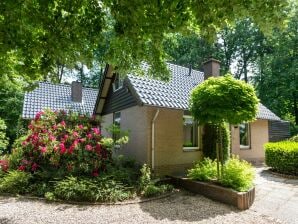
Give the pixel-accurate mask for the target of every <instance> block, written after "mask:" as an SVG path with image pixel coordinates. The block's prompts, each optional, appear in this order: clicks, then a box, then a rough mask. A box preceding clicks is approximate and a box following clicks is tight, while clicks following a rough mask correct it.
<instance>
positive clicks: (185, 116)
mask: <svg viewBox="0 0 298 224" xmlns="http://www.w3.org/2000/svg"><path fill="white" fill-rule="evenodd" d="M184 118H191V119H193V117H192V116H190V115H183V119H184ZM183 125H184V124H183ZM183 134H184V133H183ZM201 142H202V141H201V128H200V126H199V125H198V146H192V147H189V146H183V144H184V139H183V143H182V147H183V151H185V152H192V151H199V150H200V148H201V147H200V146H201Z"/></svg>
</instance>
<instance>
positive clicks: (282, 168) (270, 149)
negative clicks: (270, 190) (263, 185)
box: [265, 141, 298, 175]
mask: <svg viewBox="0 0 298 224" xmlns="http://www.w3.org/2000/svg"><path fill="white" fill-rule="evenodd" d="M265 162H266V164H267V165H268V166H270V167H272V169H273V170H275V171H277V172H280V173H285V174H291V175H298V142H295V141H282V142H274V143H273V142H272V143H267V144H265Z"/></svg>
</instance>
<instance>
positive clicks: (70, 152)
mask: <svg viewBox="0 0 298 224" xmlns="http://www.w3.org/2000/svg"><path fill="white" fill-rule="evenodd" d="M74 148H75V146H74V145H71V146H70V147H69V149H68V151H67V152H68V153H69V154H72V153H73V150H74Z"/></svg>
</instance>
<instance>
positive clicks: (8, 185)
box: [0, 171, 32, 194]
mask: <svg viewBox="0 0 298 224" xmlns="http://www.w3.org/2000/svg"><path fill="white" fill-rule="evenodd" d="M31 178H32V175H31V174H30V173H25V172H21V171H9V172H8V173H7V174H6V175H4V176H3V177H2V178H1V182H0V192H1V193H12V194H22V193H27V192H28V186H29V183H30V179H31Z"/></svg>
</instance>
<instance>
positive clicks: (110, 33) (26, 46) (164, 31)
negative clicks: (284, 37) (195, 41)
mask: <svg viewBox="0 0 298 224" xmlns="http://www.w3.org/2000/svg"><path fill="white" fill-rule="evenodd" d="M20 5H21V6H22V7H19V6H20ZM287 6H288V1H284V0H276V1H268V0H267V1H249V2H247V1H244V0H236V1H233V2H231V1H228V0H216V1H212V2H210V1H203V2H202V1H199V0H192V1H190V0H186V1H178V0H174V1H157V2H151V1H144V0H141V1H140V0H129V1H128V0H123V1H121V4H120V3H119V2H116V1H108V0H104V1H100V2H98V1H96V0H91V1H87V0H84V1H79V0H74V1H72V4H69V1H67V0H60V1H41V0H37V1H30V0H25V1H20V0H16V1H9V0H4V1H1V4H0V9H1V11H0V16H1V17H0V18H1V20H0V31H1V33H3V34H4V35H2V36H1V37H0V43H1V46H2V47H1V50H0V68H2V73H1V74H2V75H5V76H7V77H9V78H10V79H17V78H19V77H22V78H23V79H24V80H26V81H31V80H34V79H35V80H36V79H40V78H45V77H42V74H50V77H52V78H54V79H56V80H59V74H60V73H61V72H60V70H61V67H62V68H63V67H66V68H69V69H72V68H74V67H75V65H76V63H77V62H82V63H83V64H86V65H88V67H90V66H91V64H92V63H91V62H92V59H93V58H95V59H97V58H96V57H94V54H93V53H94V51H95V49H96V48H105V50H103V52H101V54H102V55H101V58H104V59H105V61H106V62H107V63H109V64H112V65H115V66H117V67H118V69H119V70H120V71H125V70H129V69H130V70H134V69H135V68H136V67H137V66H138V65H139V64H140V63H141V62H142V61H147V62H149V64H150V65H151V70H152V73H151V74H154V75H156V76H158V77H160V78H163V79H166V78H168V76H167V74H168V73H167V70H166V66H165V64H164V60H165V58H166V54H165V52H164V47H163V41H164V40H165V38H166V36H167V35H170V34H173V33H177V32H180V33H182V34H184V33H188V32H189V31H192V32H195V33H197V34H201V35H202V36H206V37H208V38H209V39H210V38H213V37H215V35H216V32H217V31H218V30H220V29H222V28H223V27H225V26H226V25H227V24H228V25H230V24H233V23H234V22H235V20H236V19H238V18H246V17H251V18H252V20H253V21H254V22H255V23H257V24H258V25H259V26H260V27H261V28H262V30H264V31H268V30H270V29H271V28H272V27H273V26H282V25H283V21H284V20H285V19H286V10H285V8H286V7H287ZM259 9H262V11H260V10H259ZM20 15H22V16H20ZM45 15H47V16H45ZM268 18H270V19H268ZM157 21H158V22H157ZM136 23H137V25H136ZM49 24H50V25H49ZM107 46H108V47H107Z"/></svg>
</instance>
